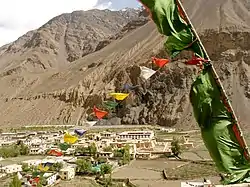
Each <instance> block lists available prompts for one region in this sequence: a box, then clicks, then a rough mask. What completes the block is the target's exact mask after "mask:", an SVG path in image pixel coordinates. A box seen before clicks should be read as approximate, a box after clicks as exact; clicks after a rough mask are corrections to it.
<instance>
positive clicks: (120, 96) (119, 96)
mask: <svg viewBox="0 0 250 187" xmlns="http://www.w3.org/2000/svg"><path fill="white" fill-rule="evenodd" d="M110 95H111V96H112V97H114V98H115V99H116V100H118V101H122V100H124V99H126V98H127V97H128V96H129V94H128V93H111V94H110Z"/></svg>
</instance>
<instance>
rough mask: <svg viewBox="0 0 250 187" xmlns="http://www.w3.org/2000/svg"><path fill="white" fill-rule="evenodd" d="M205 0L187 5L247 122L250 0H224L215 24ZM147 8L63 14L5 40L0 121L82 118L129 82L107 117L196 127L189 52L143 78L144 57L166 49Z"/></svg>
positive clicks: (113, 120)
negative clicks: (187, 62)
mask: <svg viewBox="0 0 250 187" xmlns="http://www.w3.org/2000/svg"><path fill="white" fill-rule="evenodd" d="M201 2H203V3H204V1H197V3H195V6H191V4H189V3H186V4H185V6H186V7H187V10H188V12H189V15H191V18H193V20H194V23H195V26H196V27H197V28H198V30H199V31H200V35H201V38H202V41H203V42H204V45H205V47H206V49H207V50H208V53H209V54H210V56H211V58H212V59H213V60H214V65H215V67H216V70H217V71H218V74H219V75H220V77H221V79H222V82H223V84H224V85H225V89H226V91H227V92H228V93H229V96H230V99H231V100H232V101H233V106H234V108H235V110H236V113H237V115H238V116H239V118H240V121H241V122H242V123H243V124H246V123H247V121H249V120H250V116H249V115H248V114H249V112H250V107H249V106H250V105H249V104H250V102H249V101H250V100H249V99H250V82H249V75H250V74H249V71H250V69H249V65H250V61H249V59H250V58H249V57H250V46H249V43H250V32H249V31H248V28H250V25H249V24H250V22H248V18H249V17H247V16H246V15H247V14H249V6H248V4H247V1H246V4H244V2H242V4H241V5H240V6H239V4H235V3H234V1H231V3H230V1H227V2H226V3H224V2H223V3H222V2H219V3H220V4H218V5H219V7H221V9H220V10H219V11H220V12H221V14H219V16H220V17H219V18H216V19H215V20H214V21H215V22H216V21H218V19H219V21H220V23H221V24H220V25H219V26H218V28H215V27H214V26H213V25H210V26H209V23H210V22H209V21H207V18H206V15H205V14H204V16H205V18H204V17H203V18H201V16H200V14H201V12H202V7H204V4H202V3H201ZM229 5H230V6H234V9H233V10H235V11H234V14H233V13H232V14H228V12H227V14H226V15H223V14H222V13H223V12H225V11H226V10H227V8H228V7H230V6H229ZM209 6H210V4H209ZM211 6H212V5H211ZM239 8H241V9H240V10H241V12H239ZM198 9H199V10H201V11H197V10H198ZM211 9H212V10H213V11H215V12H216V11H217V9H216V8H213V7H211ZM246 10H247V11H246ZM236 13H237V14H236ZM144 15H145V14H144V13H141V12H140V11H139V10H133V9H128V10H126V11H117V12H112V11H107V10H105V11H100V10H92V11H87V12H80V11H77V12H73V13H72V14H63V15H61V16H58V17H56V18H53V19H52V20H50V21H49V22H48V23H46V24H45V25H43V26H42V27H41V28H39V29H37V30H35V31H31V32H29V33H27V34H26V35H24V36H22V37H20V38H19V39H18V40H17V41H15V42H14V43H11V44H8V45H7V46H4V47H2V48H0V87H1V88H3V89H0V118H1V120H0V124H1V125H2V126H4V127H7V126H22V125H32V124H78V125H81V124H82V123H83V120H84V119H86V118H92V115H91V112H92V107H93V106H94V105H98V104H101V103H102V101H103V100H105V99H107V98H109V96H108V93H109V92H113V91H121V90H122V87H123V85H124V84H125V83H129V84H132V85H139V87H138V88H137V89H135V90H134V91H133V92H132V93H131V94H130V96H129V97H128V99H127V100H126V101H125V102H123V103H122V105H121V106H120V107H119V108H118V109H117V110H116V111H115V112H113V113H110V114H109V116H108V117H107V118H108V119H109V120H107V121H103V122H102V123H105V124H120V123H124V124H159V125H163V126H175V127H177V128H182V129H190V128H193V127H195V126H196V123H195V120H194V118H193V116H192V108H191V106H190V104H189V89H190V86H191V83H192V81H193V80H192V79H193V78H194V77H195V74H196V73H197V71H198V70H197V69H195V67H191V66H185V65H184V64H183V61H185V59H187V58H188V56H187V53H183V54H182V55H181V56H180V57H179V59H178V60H176V61H174V62H172V63H170V64H168V65H167V66H166V67H164V68H163V69H162V70H161V71H159V72H157V74H155V75H154V76H153V77H152V78H151V79H150V80H148V81H147V82H145V81H142V80H141V79H140V78H139V73H140V71H139V65H144V66H148V67H150V68H153V69H156V67H155V66H153V65H152V64H151V62H150V59H151V57H152V56H157V57H166V56H167V54H165V52H164V50H163V48H162V47H163V43H164V40H165V38H163V37H162V36H160V35H159V34H158V32H157V30H156V28H155V25H154V24H153V23H152V22H148V18H146V17H144ZM198 17H200V18H199V19H198ZM234 19H237V20H240V21H238V22H239V24H238V26H237V29H236V28H233V29H232V28H231V26H230V25H229V27H226V23H228V22H230V20H231V22H232V20H234ZM204 22H205V23H206V25H205V26H204V25H202V24H201V23H203V24H204ZM231 22H230V23H231ZM235 25H237V24H235ZM207 27H208V28H209V27H211V29H207Z"/></svg>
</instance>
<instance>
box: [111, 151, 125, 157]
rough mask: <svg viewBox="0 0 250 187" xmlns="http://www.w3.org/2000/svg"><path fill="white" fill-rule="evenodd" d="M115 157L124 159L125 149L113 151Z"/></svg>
mask: <svg viewBox="0 0 250 187" xmlns="http://www.w3.org/2000/svg"><path fill="white" fill-rule="evenodd" d="M113 153H114V157H123V149H116V150H114V151H113Z"/></svg>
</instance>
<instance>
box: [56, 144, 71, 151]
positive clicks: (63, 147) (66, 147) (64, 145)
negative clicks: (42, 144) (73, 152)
mask: <svg viewBox="0 0 250 187" xmlns="http://www.w3.org/2000/svg"><path fill="white" fill-rule="evenodd" d="M59 147H60V149H61V150H62V151H67V149H68V148H70V145H69V144H67V143H60V144H59Z"/></svg>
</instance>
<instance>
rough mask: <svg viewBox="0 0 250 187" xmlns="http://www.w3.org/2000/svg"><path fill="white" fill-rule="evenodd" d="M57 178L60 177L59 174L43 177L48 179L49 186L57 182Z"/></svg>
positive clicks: (47, 174) (46, 174)
mask: <svg viewBox="0 0 250 187" xmlns="http://www.w3.org/2000/svg"><path fill="white" fill-rule="evenodd" d="M57 176H58V173H44V175H43V177H44V178H45V179H46V183H47V185H48V186H50V185H52V184H54V183H55V182H56V178H57Z"/></svg>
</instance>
